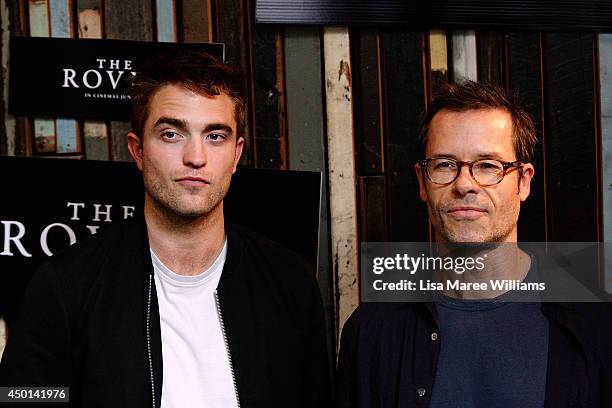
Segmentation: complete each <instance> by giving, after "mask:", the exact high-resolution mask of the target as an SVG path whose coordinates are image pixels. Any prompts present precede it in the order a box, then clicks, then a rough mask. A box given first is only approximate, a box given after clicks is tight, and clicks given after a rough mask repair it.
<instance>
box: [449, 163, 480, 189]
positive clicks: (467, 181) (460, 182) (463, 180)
mask: <svg viewBox="0 0 612 408" xmlns="http://www.w3.org/2000/svg"><path fill="white" fill-rule="evenodd" d="M479 188H480V186H479V185H478V183H477V182H476V180H474V178H473V177H472V175H471V174H470V167H469V166H461V168H460V169H459V175H458V176H457V178H456V179H455V182H454V183H453V189H454V190H455V191H457V193H458V194H459V195H460V196H464V195H466V194H468V193H476V192H477V191H478V189H479Z"/></svg>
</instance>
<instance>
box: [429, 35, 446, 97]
mask: <svg viewBox="0 0 612 408" xmlns="http://www.w3.org/2000/svg"><path fill="white" fill-rule="evenodd" d="M447 42H448V40H447V38H446V31H443V30H432V31H430V32H429V95H430V96H431V95H435V94H436V93H437V92H438V91H439V90H440V88H441V87H442V86H443V85H444V84H446V83H447V82H448V47H447Z"/></svg>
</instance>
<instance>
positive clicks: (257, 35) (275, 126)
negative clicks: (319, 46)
mask: <svg viewBox="0 0 612 408" xmlns="http://www.w3.org/2000/svg"><path fill="white" fill-rule="evenodd" d="M249 4H250V5H253V3H252V2H250V3H249ZM250 11H251V13H250V17H249V18H250V19H251V30H252V41H253V42H252V44H253V45H252V47H251V53H252V54H251V59H252V65H251V66H252V72H251V76H252V79H251V83H252V91H253V93H252V98H253V99H252V112H253V126H252V132H253V147H254V152H255V166H256V167H258V168H270V169H284V168H287V134H286V129H285V89H284V65H285V63H284V50H283V35H282V29H281V28H278V27H277V26H263V25H255V21H254V18H255V17H254V10H250Z"/></svg>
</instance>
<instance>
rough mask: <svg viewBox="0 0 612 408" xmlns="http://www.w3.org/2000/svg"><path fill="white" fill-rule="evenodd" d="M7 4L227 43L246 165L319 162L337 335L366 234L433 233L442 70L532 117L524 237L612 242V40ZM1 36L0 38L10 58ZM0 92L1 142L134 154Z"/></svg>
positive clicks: (154, 34)
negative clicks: (13, 112)
mask: <svg viewBox="0 0 612 408" xmlns="http://www.w3.org/2000/svg"><path fill="white" fill-rule="evenodd" d="M1 3H2V7H0V17H1V21H2V27H3V30H4V31H5V32H6V31H7V30H8V31H9V32H10V33H11V34H13V35H32V36H56V37H74V38H113V39H130V40H143V41H167V42H174V41H179V42H181V41H184V42H200V41H214V42H224V43H225V44H226V47H227V48H226V56H227V59H228V61H229V63H230V64H232V65H235V66H237V67H240V68H242V70H243V72H244V75H243V81H244V84H245V86H246V89H247V91H248V99H249V103H248V119H249V120H248V126H247V134H246V138H247V144H248V150H247V152H246V154H245V155H244V156H243V159H242V162H241V165H243V166H249V167H257V168H273V169H296V170H315V171H322V172H323V175H324V180H325V182H324V183H323V187H322V190H323V198H324V199H323V205H322V212H321V230H320V239H321V244H320V251H319V265H318V278H319V282H320V284H321V290H322V294H323V298H324V303H325V307H326V311H327V314H328V325H329V333H330V344H333V343H334V342H335V341H336V339H337V336H338V333H339V332H340V330H341V327H342V324H343V323H344V321H345V319H346V318H347V317H348V315H350V313H351V312H352V310H353V309H354V307H355V306H356V305H357V304H358V302H359V299H358V291H359V278H358V253H359V243H360V242H363V241H426V240H429V239H430V236H431V231H430V226H429V223H428V220H427V213H426V208H425V205H424V204H423V203H422V202H421V201H420V200H419V199H418V183H417V180H416V178H415V176H414V170H413V166H414V163H415V162H416V161H417V160H418V159H420V157H419V156H418V153H417V149H416V147H417V145H416V124H417V119H418V116H419V114H420V113H421V111H422V110H423V109H425V108H426V106H427V104H428V101H429V98H430V97H431V95H432V92H434V91H435V90H436V89H437V88H438V87H440V85H441V84H442V83H444V82H446V81H455V80H461V79H465V78H468V79H475V80H480V81H486V82H491V83H495V84H499V85H501V86H506V87H511V88H512V89H515V90H516V91H518V92H519V93H520V94H521V96H522V98H523V101H524V103H525V104H526V106H527V109H528V110H529V112H530V113H531V114H532V115H533V116H534V118H535V120H536V124H537V128H538V134H539V140H540V143H539V145H538V148H537V154H536V158H535V160H534V165H535V167H536V176H535V178H534V180H533V183H532V195H531V197H530V198H529V200H528V202H527V203H526V204H525V205H524V208H523V211H522V214H521V219H520V226H519V238H520V239H521V240H527V241H603V240H604V239H606V240H608V241H610V240H612V237H611V236H610V235H612V232H610V231H612V219H611V215H610V212H612V207H610V206H611V204H610V200H611V198H610V191H612V181H611V180H612V171H611V170H610V169H611V168H612V164H611V160H612V156H611V154H612V153H610V149H612V147H611V146H612V145H611V140H612V137H611V136H610V131H611V130H610V129H611V128H610V126H612V125H611V124H610V117H611V113H610V112H612V91H611V89H610V86H609V85H608V83H609V82H610V81H609V80H606V78H607V79H609V76H610V71H611V69H612V68H611V62H610V61H611V60H612V40H610V37H609V36H604V35H601V36H600V35H598V34H592V33H590V34H584V33H565V34H558V33H538V32H490V31H479V30H476V31H474V30H463V31H431V32H429V31H424V32H423V31H411V30H409V29H404V28H350V29H349V28H346V27H324V28H316V27H283V26H261V25H258V24H256V23H255V21H254V17H253V16H254V0H129V1H127V0H1ZM6 47H7V41H6V35H5V36H4V37H3V41H2V49H1V51H2V55H3V66H4V67H6V64H7V60H6ZM6 81H7V78H6V75H4V76H3V84H4V89H5V93H6V85H7V82H6ZM5 101H6V96H5V97H4V98H3V99H2V101H1V104H2V105H1V106H0V115H2V119H3V121H4V127H0V154H3V155H18V156H23V155H26V156H30V155H31V156H45V157H47V156H52V157H72V158H84V159H96V160H129V156H128V154H127V150H126V144H125V134H126V132H127V131H128V130H129V125H128V124H127V123H124V122H115V121H108V122H103V121H98V122H94V121H73V120H67V119H58V118H22V117H18V118H14V117H11V116H10V115H8V114H7V113H6V104H5ZM296 216H299V215H297V214H296ZM604 231H605V232H607V233H606V234H605V235H604ZM597 279H600V280H601V279H603V277H602V276H600V277H597Z"/></svg>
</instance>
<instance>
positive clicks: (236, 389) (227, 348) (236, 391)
mask: <svg viewBox="0 0 612 408" xmlns="http://www.w3.org/2000/svg"><path fill="white" fill-rule="evenodd" d="M215 303H216V304H217V314H218V315H219V323H221V333H222V334H223V343H225V350H226V351H227V359H228V361H229V368H230V374H231V375H232V383H233V384H234V393H235V394H236V405H237V406H238V408H240V397H239V395H238V386H237V385H236V374H235V373H234V365H233V364H232V355H231V353H230V348H229V342H228V340H227V333H226V332H225V323H224V322H223V314H222V313H221V302H219V294H218V293H217V291H216V290H215Z"/></svg>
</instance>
